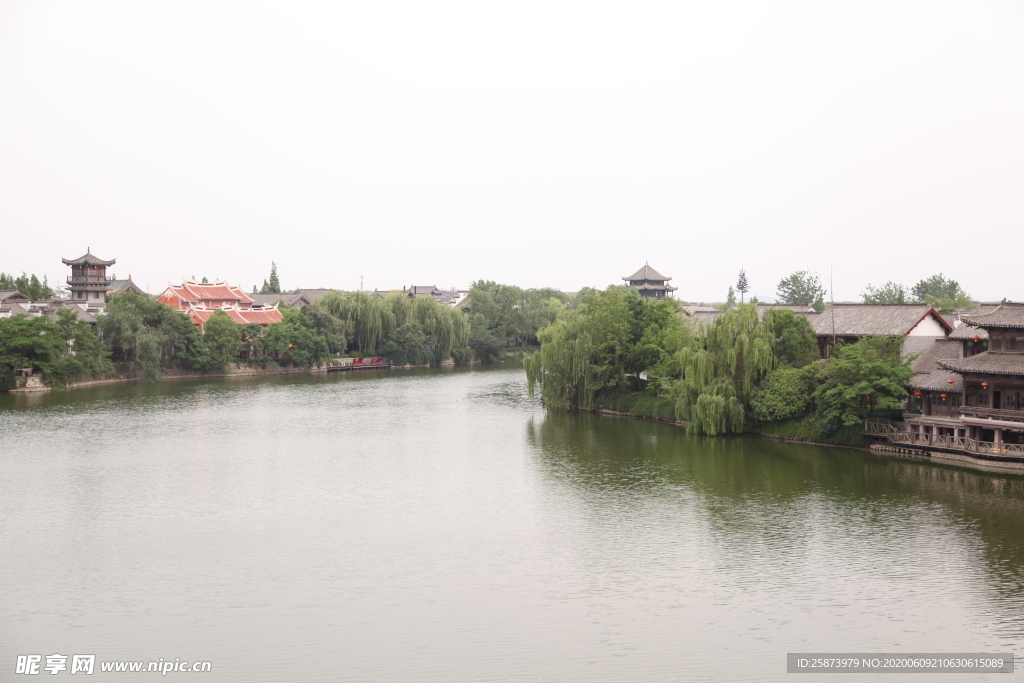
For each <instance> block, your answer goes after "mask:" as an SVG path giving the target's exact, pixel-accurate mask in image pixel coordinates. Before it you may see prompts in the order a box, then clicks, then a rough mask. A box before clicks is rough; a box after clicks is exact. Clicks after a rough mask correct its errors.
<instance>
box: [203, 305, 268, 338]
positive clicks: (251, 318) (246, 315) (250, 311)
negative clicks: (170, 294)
mask: <svg viewBox="0 0 1024 683" xmlns="http://www.w3.org/2000/svg"><path fill="white" fill-rule="evenodd" d="M217 311H224V312H225V313H227V314H228V317H230V318H231V319H232V320H234V321H235V322H236V323H238V324H239V325H259V326H260V327H267V326H268V325H273V324H275V323H279V322H281V321H282V320H284V316H283V315H282V314H281V311H279V310H277V306H276V305H275V306H253V307H251V308H241V307H239V306H222V307H219V308H207V307H206V306H192V307H191V308H189V309H188V319H189V320H190V321H191V322H192V324H193V325H195V326H196V327H198V328H199V331H200V332H206V323H207V321H208V320H209V319H210V318H211V317H212V316H213V314H214V313H216V312H217Z"/></svg>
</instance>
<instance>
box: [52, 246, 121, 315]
mask: <svg viewBox="0 0 1024 683" xmlns="http://www.w3.org/2000/svg"><path fill="white" fill-rule="evenodd" d="M61 260H62V261H63V262H64V265H67V266H71V277H69V278H68V286H69V288H70V289H71V298H72V299H74V300H79V301H85V302H86V303H88V304H89V305H90V306H96V307H102V306H104V305H105V304H106V303H107V291H108V290H109V289H110V283H111V279H110V278H109V277H107V267H108V266H112V265H114V264H115V263H116V262H117V261H115V260H110V261H104V260H103V259H101V258H98V257H96V256H93V255H92V252H91V251H90V250H89V249H86V251H85V255H84V256H79V257H78V258H76V259H71V260H68V259H61Z"/></svg>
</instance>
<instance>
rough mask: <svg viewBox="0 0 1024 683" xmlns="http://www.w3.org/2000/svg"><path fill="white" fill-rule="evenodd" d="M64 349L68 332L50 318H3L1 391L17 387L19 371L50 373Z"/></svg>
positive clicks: (19, 316) (1, 326)
mask: <svg viewBox="0 0 1024 683" xmlns="http://www.w3.org/2000/svg"><path fill="white" fill-rule="evenodd" d="M64 348H65V339H64V331H63V330H62V329H61V327H60V326H59V325H57V324H56V323H54V322H51V321H50V320H49V319H48V318H44V317H29V316H27V315H16V316H13V317H10V318H0V389H11V388H13V387H14V373H15V370H17V369H18V368H32V369H33V370H34V371H41V372H44V373H46V372H49V370H50V364H51V363H52V362H53V361H54V360H55V359H57V358H58V357H59V356H60V354H61V353H62V352H63V350H64Z"/></svg>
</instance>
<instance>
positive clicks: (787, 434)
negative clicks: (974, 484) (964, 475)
mask: <svg viewBox="0 0 1024 683" xmlns="http://www.w3.org/2000/svg"><path fill="white" fill-rule="evenodd" d="M572 409H573V410H582V411H583V412H589V413H595V414H598V415H605V416H608V417H622V418H632V419H639V420H649V421H651V422H661V423H664V424H672V425H676V426H678V427H685V426H686V425H687V423H686V422H685V421H683V420H673V419H668V418H664V417H659V416H657V415H650V414H647V415H644V414H637V413H632V412H629V411H621V410H609V409H607V408H597V409H593V410H586V409H583V408H578V407H573V408H572ZM794 425H797V426H794ZM761 427H762V428H761V429H751V430H747V431H745V432H744V434H746V435H749V436H757V437H759V438H762V439H767V440H770V441H780V442H784V443H793V444H805V445H809V446H830V447H833V448H847V449H853V450H858V451H863V452H870V453H874V454H877V455H885V456H890V457H894V458H900V459H907V460H919V461H920V460H928V461H932V462H936V463H940V464H944V465H956V466H960V467H968V468H971V469H975V470H981V471H986V472H1001V473H1024V460H1021V461H1017V460H1013V459H1006V458H999V459H995V458H982V457H974V456H972V455H971V454H969V453H957V452H952V451H937V450H933V449H926V448H907V447H902V446H900V447H896V446H892V445H890V444H883V443H869V442H868V441H867V440H866V439H865V438H864V434H863V432H862V431H861V430H860V429H859V428H858V426H856V425H855V426H853V428H844V429H842V430H840V431H839V432H837V435H838V437H839V438H835V439H815V438H813V437H812V436H803V435H800V434H799V433H793V432H794V430H799V429H808V428H807V425H806V424H805V421H804V420H795V421H782V422H780V423H765V424H764V425H761ZM764 427H769V428H771V427H774V428H775V430H774V431H764V429H763V428H764ZM780 432H782V433H780Z"/></svg>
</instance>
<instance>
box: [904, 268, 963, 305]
mask: <svg viewBox="0 0 1024 683" xmlns="http://www.w3.org/2000/svg"><path fill="white" fill-rule="evenodd" d="M910 293H911V296H913V298H914V301H928V300H929V299H949V300H952V301H955V300H956V299H957V297H960V296H961V295H964V296H966V294H967V292H965V291H964V290H963V288H962V287H961V286H960V283H958V282H957V281H956V280H950V279H948V278H947V277H946V276H945V275H943V274H942V273H938V274H937V275H932V276H931V277H928V278H925V279H923V280H921V281H919V282H918V283H917V284H916V285H914V287H913V289H911V291H910Z"/></svg>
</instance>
